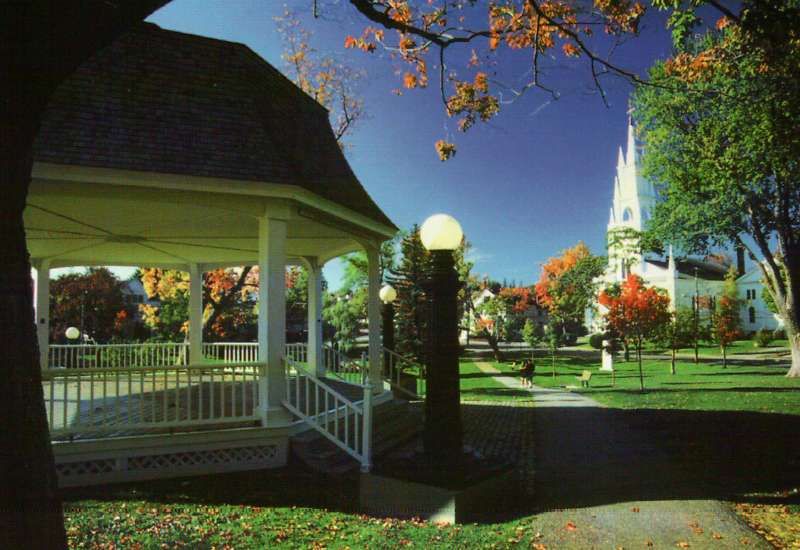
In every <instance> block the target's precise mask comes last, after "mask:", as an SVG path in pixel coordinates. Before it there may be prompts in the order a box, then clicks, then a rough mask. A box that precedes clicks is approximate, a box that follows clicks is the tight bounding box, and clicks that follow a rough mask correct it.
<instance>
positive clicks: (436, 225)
mask: <svg viewBox="0 0 800 550" xmlns="http://www.w3.org/2000/svg"><path fill="white" fill-rule="evenodd" d="M419 236H420V239H422V245H423V246H424V247H425V248H427V249H428V250H455V249H456V248H458V246H459V245H460V244H461V239H463V238H464V232H463V231H462V230H461V224H459V223H458V221H457V220H456V219H455V218H454V217H453V216H448V215H447V214H434V215H433V216H431V217H430V218H428V219H427V220H425V223H423V224H422V229H420V231H419Z"/></svg>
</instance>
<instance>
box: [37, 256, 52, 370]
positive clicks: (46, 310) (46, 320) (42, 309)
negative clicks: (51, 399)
mask: <svg viewBox="0 0 800 550" xmlns="http://www.w3.org/2000/svg"><path fill="white" fill-rule="evenodd" d="M36 337H37V340H38V342H39V365H40V366H41V368H42V369H46V368H47V367H48V363H49V361H48V358H49V355H50V261H49V260H42V261H41V262H39V263H38V264H37V265H36Z"/></svg>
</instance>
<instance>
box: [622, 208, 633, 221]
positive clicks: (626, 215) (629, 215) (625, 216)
mask: <svg viewBox="0 0 800 550" xmlns="http://www.w3.org/2000/svg"><path fill="white" fill-rule="evenodd" d="M632 220H633V210H631V209H630V208H626V209H625V210H624V211H623V212H622V221H624V222H629V221H632Z"/></svg>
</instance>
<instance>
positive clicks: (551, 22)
mask: <svg viewBox="0 0 800 550" xmlns="http://www.w3.org/2000/svg"><path fill="white" fill-rule="evenodd" d="M357 4H359V3H357ZM360 4H362V5H360V6H358V9H359V10H360V11H361V12H362V13H364V14H366V15H367V16H368V17H369V18H370V19H372V20H373V21H377V22H380V23H381V24H382V25H383V26H384V27H386V28H387V29H391V31H393V32H394V33H395V34H396V36H395V37H394V39H393V40H387V36H385V35H384V31H383V30H379V29H376V28H374V27H367V28H365V29H364V31H363V32H362V34H361V36H360V37H354V36H347V37H346V38H345V42H344V45H345V48H350V49H359V50H361V51H364V52H367V53H371V52H374V51H375V50H376V48H377V46H378V45H379V44H380V45H382V46H383V47H384V48H385V49H386V50H387V51H388V52H389V54H390V57H391V58H392V59H399V60H400V61H402V62H404V63H406V64H407V65H408V66H409V70H406V71H398V74H399V75H400V77H401V79H402V87H403V88H404V89H415V88H424V87H426V86H427V84H428V68H429V67H428V64H427V63H426V58H427V56H428V55H430V54H431V50H438V52H437V53H440V54H441V57H440V58H438V59H436V60H435V64H434V65H433V67H434V68H438V69H439V70H441V71H442V76H441V81H442V95H443V100H444V103H445V106H446V112H447V114H448V116H451V117H457V126H458V130H459V131H461V132H466V131H467V130H469V129H470V128H472V127H473V126H474V124H475V123H476V122H477V121H482V122H487V121H489V120H491V119H492V118H493V117H494V116H496V115H497V114H498V113H499V112H500V99H499V95H498V94H497V93H495V92H494V91H493V90H491V89H490V86H489V79H488V77H487V71H486V70H483V71H481V70H475V72H474V73H472V75H471V77H470V78H463V77H460V76H459V75H458V74H457V72H456V71H455V70H454V65H453V64H452V62H451V63H448V60H447V59H446V58H445V55H444V51H445V50H446V49H447V48H448V47H450V46H451V45H453V44H459V43H460V44H469V45H470V46H471V47H472V51H471V56H470V57H469V61H468V62H467V63H466V67H467V68H468V69H470V70H471V69H473V68H477V67H478V66H479V65H481V64H482V63H486V64H487V65H488V66H489V67H492V66H494V65H495V62H493V61H491V60H489V57H490V56H491V55H493V54H495V53H497V52H498V51H499V50H500V49H501V48H502V47H505V48H508V49H510V50H525V49H528V50H531V52H532V53H533V54H534V56H535V55H537V54H539V53H545V52H548V51H550V50H553V49H556V48H558V49H560V51H561V53H562V54H563V55H564V56H566V57H579V56H581V54H582V53H583V52H585V51H587V50H586V46H585V45H584V40H586V39H588V38H589V37H591V36H592V35H593V33H594V29H597V28H602V29H604V31H605V32H606V33H607V34H615V35H618V34H624V33H634V34H635V33H636V32H638V23H639V21H640V19H641V17H642V16H643V15H644V13H645V8H644V5H643V4H642V3H640V2H638V1H636V0H594V2H593V6H586V5H584V4H582V3H580V2H576V1H574V0H544V1H538V0H495V1H493V2H489V3H485V4H482V3H474V2H454V3H439V2H432V1H430V0H416V1H414V0H373V1H371V2H369V3H368V4H365V3H360ZM482 10H485V11H483V13H481V12H482ZM481 21H485V22H486V23H484V24H481ZM391 31H390V32H391ZM481 43H483V44H485V46H486V50H485V51H484V52H483V53H485V54H486V55H485V59H486V61H482V59H484V58H483V57H481V56H479V55H477V53H476V51H475V47H477V46H478V45H479V44H481ZM448 88H449V90H448ZM395 93H397V94H400V93H401V91H400V90H395ZM435 147H436V152H437V154H438V155H439V158H440V159H441V160H447V159H449V158H451V157H452V156H453V155H454V154H455V151H456V147H455V145H454V144H453V143H452V142H450V141H445V140H439V141H438V142H437V143H436V145H435Z"/></svg>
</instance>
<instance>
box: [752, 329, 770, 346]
mask: <svg viewBox="0 0 800 550" xmlns="http://www.w3.org/2000/svg"><path fill="white" fill-rule="evenodd" d="M772 338H773V334H772V332H770V331H768V330H765V329H763V328H762V329H761V330H759V331H758V332H756V334H755V336H753V341H754V345H755V347H757V348H765V347H767V346H768V345H769V344H770V342H772Z"/></svg>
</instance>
